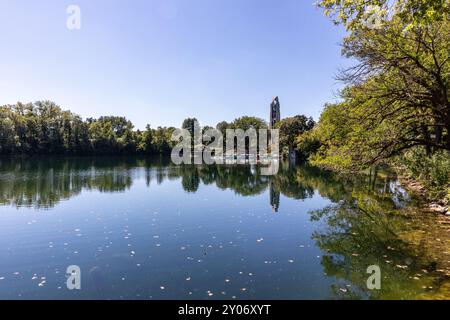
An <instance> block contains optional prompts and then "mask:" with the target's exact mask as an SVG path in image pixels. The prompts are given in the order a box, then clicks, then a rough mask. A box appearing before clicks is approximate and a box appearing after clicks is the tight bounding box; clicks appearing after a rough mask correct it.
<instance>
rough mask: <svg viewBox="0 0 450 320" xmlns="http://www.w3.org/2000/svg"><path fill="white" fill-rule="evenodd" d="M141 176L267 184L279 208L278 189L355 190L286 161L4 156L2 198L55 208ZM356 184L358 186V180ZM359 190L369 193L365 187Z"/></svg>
mask: <svg viewBox="0 0 450 320" xmlns="http://www.w3.org/2000/svg"><path fill="white" fill-rule="evenodd" d="M142 176H144V177H145V180H146V183H147V185H148V186H150V184H151V182H152V181H156V183H157V184H161V183H163V182H164V180H166V179H167V180H181V186H182V188H183V189H184V190H185V191H186V192H196V191H197V190H198V188H199V186H200V184H204V185H211V184H214V185H216V186H217V187H218V188H219V189H223V190H225V189H230V190H233V191H234V192H235V193H236V194H238V195H241V196H252V195H258V194H262V193H264V192H265V191H266V190H267V189H269V190H270V199H268V202H270V203H271V204H272V205H273V206H276V207H278V206H279V205H280V204H279V201H280V196H279V195H280V194H283V195H284V196H286V197H288V198H293V199H305V198H310V197H312V196H313V195H314V192H315V191H317V192H319V193H320V194H321V195H322V196H324V197H327V198H329V199H331V200H332V201H334V202H338V201H340V200H342V199H343V198H345V197H348V196H349V194H350V195H351V197H353V196H354V193H355V192H356V191H355V190H356V188H355V182H354V179H353V180H348V181H346V180H344V179H342V178H338V177H337V176H336V175H333V174H331V173H328V172H324V171H321V170H318V169H315V168H309V167H305V166H298V167H294V168H290V167H289V166H288V165H286V164H282V165H281V168H280V172H279V174H278V175H276V176H263V175H261V172H260V168H259V167H257V166H250V165H248V166H247V165H210V166H206V165H204V166H195V165H183V166H175V165H173V164H172V163H171V162H170V159H165V158H130V157H124V158H103V157H102V158H69V159H68V158H45V159H0V203H2V204H12V205H16V206H35V207H51V206H54V205H55V204H57V203H58V202H59V201H60V200H64V199H69V198H70V197H71V196H74V195H77V194H79V193H80V192H81V191H82V190H83V189H84V190H97V191H100V192H123V191H125V190H127V189H129V188H130V187H131V185H132V184H133V181H134V180H135V179H136V178H139V177H142ZM356 184H357V185H358V186H359V185H360V183H359V182H358V181H357V182H356ZM359 191H360V192H362V196H366V193H367V192H366V190H365V189H362V188H359ZM378 191H379V190H376V192H373V197H376V196H379V192H378ZM391 198H392V197H391V195H389V196H387V197H386V199H391ZM374 200H377V201H378V200H380V199H378V198H377V199H374Z"/></svg>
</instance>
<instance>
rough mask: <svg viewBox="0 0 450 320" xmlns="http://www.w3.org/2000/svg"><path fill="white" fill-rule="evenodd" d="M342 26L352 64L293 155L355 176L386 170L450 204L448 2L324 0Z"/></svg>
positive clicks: (341, 76) (449, 41)
mask: <svg viewBox="0 0 450 320" xmlns="http://www.w3.org/2000/svg"><path fill="white" fill-rule="evenodd" d="M320 4H321V6H322V7H323V8H325V12H326V13H327V14H329V15H331V16H332V17H333V18H334V21H335V22H336V23H338V24H343V25H344V26H346V27H347V30H348V32H349V34H348V36H347V37H346V38H345V39H344V42H343V54H344V55H345V56H346V57H348V58H352V59H354V60H355V61H357V64H356V65H354V66H353V67H351V68H349V69H347V70H344V71H343V72H342V73H341V75H340V76H339V79H340V80H342V81H344V83H345V84H346V87H345V89H344V90H342V94H341V97H342V100H341V102H339V103H334V104H328V105H326V106H325V109H324V111H323V113H322V115H321V118H320V121H319V123H318V125H317V126H316V127H315V128H314V130H312V131H310V132H309V133H307V134H305V135H302V136H300V137H298V138H297V144H296V146H297V148H298V149H299V150H304V152H307V153H309V156H310V158H309V159H310V161H311V163H312V164H314V165H318V166H321V167H324V168H328V169H332V170H339V171H359V170H362V169H365V168H368V167H370V166H373V165H379V164H383V163H387V164H390V165H394V166H395V167H398V168H401V169H402V173H403V174H407V175H408V174H409V175H410V176H411V177H413V178H414V179H421V180H422V181H423V182H424V184H425V185H426V186H427V187H428V188H429V189H431V190H433V192H434V195H433V196H434V197H436V198H441V199H442V198H444V197H446V196H447V198H448V199H450V160H449V159H450V99H449V97H450V60H449V59H450V38H449V35H450V23H449V18H450V2H449V1H445V0H437V1H425V0H396V1H387V0H373V1H370V0H369V1H340V0H322V1H321V3H320Z"/></svg>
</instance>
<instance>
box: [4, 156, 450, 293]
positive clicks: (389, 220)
mask: <svg viewBox="0 0 450 320" xmlns="http://www.w3.org/2000/svg"><path fill="white" fill-rule="evenodd" d="M137 178H144V179H145V182H146V184H147V186H148V187H149V188H150V189H151V187H150V184H151V182H152V181H156V182H157V183H158V184H162V183H163V182H164V181H165V180H170V181H180V183H181V186H182V188H183V190H184V191H185V192H187V193H195V192H197V191H198V189H199V187H200V186H201V185H215V186H216V187H217V188H219V189H223V190H225V189H228V190H233V191H234V192H235V194H236V195H238V196H243V197H249V196H256V195H260V194H263V193H265V192H267V193H268V195H269V196H268V199H267V205H268V206H270V207H271V208H272V210H273V211H274V212H278V211H279V210H280V208H282V206H283V203H282V201H283V199H284V198H289V199H295V200H304V199H309V198H312V197H314V196H315V195H319V196H321V197H322V198H326V199H328V200H329V203H331V205H327V206H325V207H322V208H318V209H317V210H313V211H310V212H309V215H310V220H311V221H312V222H317V223H318V224H320V225H319V227H317V228H316V229H315V230H314V232H313V233H312V239H313V240H314V242H315V243H316V245H317V247H319V248H320V249H321V250H322V251H323V252H324V253H325V254H324V255H323V256H322V258H321V264H322V266H323V269H324V272H325V273H326V275H327V276H328V277H334V278H336V279H337V280H338V282H337V283H336V284H334V285H333V286H332V288H331V297H332V298H338V299H366V298H373V299H433V298H447V299H448V298H450V290H449V287H450V285H449V275H450V253H449V250H450V249H449V248H450V236H449V230H450V229H449V223H448V221H447V220H445V219H443V218H436V217H435V216H430V215H425V214H424V213H423V212H422V211H421V210H420V203H418V202H417V201H416V200H414V199H411V198H410V196H409V195H408V194H407V193H406V192H405V191H404V190H403V189H402V188H401V186H400V185H399V183H398V181H397V178H396V176H395V175H394V174H393V173H392V172H389V170H372V171H371V172H370V173H369V174H365V175H352V176H343V175H338V174H333V173H330V172H326V171H322V170H319V169H317V168H311V167H308V166H296V167H289V166H288V165H287V164H284V163H283V164H282V165H281V168H280V172H279V173H278V174H277V175H275V176H270V177H269V176H263V175H261V173H260V168H259V167H257V166H250V165H249V166H242V165H240V166H228V165H227V166H225V165H222V166H220V165H210V166H188V165H184V166H175V165H173V164H172V163H171V162H170V159H165V158H153V159H148V158H73V159H65V158H54V159H52V158H46V159H38V160H36V159H35V160H17V159H0V204H1V205H8V206H13V207H17V208H20V207H33V208H36V209H50V208H52V207H55V206H57V205H58V203H59V202H60V201H64V200H68V199H70V198H71V197H74V196H77V195H79V194H81V193H82V192H83V191H91V190H96V191H99V192H104V193H116V192H126V191H127V190H128V189H130V188H131V186H132V185H133V182H134V180H135V179H137ZM368 265H378V266H380V268H381V270H382V288H381V290H372V291H371V290H368V289H367V286H366V281H367V277H368V274H367V272H366V270H367V266H368ZM339 280H342V285H340V284H339ZM349 283H350V284H349Z"/></svg>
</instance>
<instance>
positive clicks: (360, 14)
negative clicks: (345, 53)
mask: <svg viewBox="0 0 450 320" xmlns="http://www.w3.org/2000/svg"><path fill="white" fill-rule="evenodd" d="M319 6H320V7H322V8H323V9H324V11H325V14H326V15H327V16H329V17H331V18H332V19H333V21H334V22H335V23H336V24H343V25H345V26H346V27H347V28H348V29H350V30H355V29H358V28H361V26H364V25H365V23H366V22H367V21H371V20H374V19H381V22H384V21H387V20H388V19H389V18H390V16H392V15H393V14H395V15H397V16H399V17H401V18H402V23H403V25H404V26H405V28H406V29H409V28H411V27H414V26H417V25H423V24H427V23H432V22H433V21H437V20H440V19H442V18H443V16H445V14H448V12H449V10H450V2H449V1H448V0H320V1H319Z"/></svg>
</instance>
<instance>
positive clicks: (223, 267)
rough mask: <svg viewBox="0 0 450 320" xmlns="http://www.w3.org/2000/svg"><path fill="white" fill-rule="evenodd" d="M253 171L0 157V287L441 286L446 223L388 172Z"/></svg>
mask: <svg viewBox="0 0 450 320" xmlns="http://www.w3.org/2000/svg"><path fill="white" fill-rule="evenodd" d="M259 172H260V170H259V168H258V167H251V166H180V167H177V166H174V165H172V164H171V163H170V162H169V161H167V160H164V159H159V158H158V159H141V158H95V159H93V158H83V159H61V158H59V159H30V160H17V159H0V234H1V237H0V299H367V298H372V299H428V298H430V299H434V298H450V293H449V292H450V291H449V274H450V272H449V270H450V268H449V265H450V261H449V260H450V257H449V252H448V251H449V250H450V245H449V237H448V236H449V225H448V223H447V222H446V221H444V220H443V219H440V218H437V217H436V216H434V215H430V214H424V213H423V212H420V210H418V209H417V205H416V203H415V201H414V200H412V199H410V196H409V195H408V194H407V193H406V192H405V191H404V190H403V189H402V188H401V187H400V186H399V184H398V182H397V180H396V177H395V176H393V175H392V174H389V173H386V172H381V171H379V172H371V173H370V174H368V175H365V176H356V175H355V176H351V177H345V176H338V175H334V174H331V173H327V172H324V171H320V170H318V169H314V168H309V167H305V166H296V167H289V165H287V164H283V165H282V167H281V169H280V172H279V174H278V175H276V176H273V177H265V176H261V175H260V174H259ZM70 265H78V266H79V267H80V268H81V286H82V288H81V290H73V291H70V290H68V289H67V287H66V268H67V267H68V266H70ZM370 265H379V266H380V268H381V272H382V283H381V286H382V287H381V290H369V289H367V286H366V281H367V278H368V277H369V274H367V273H366V270H367V268H368V267H369V266H370Z"/></svg>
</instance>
